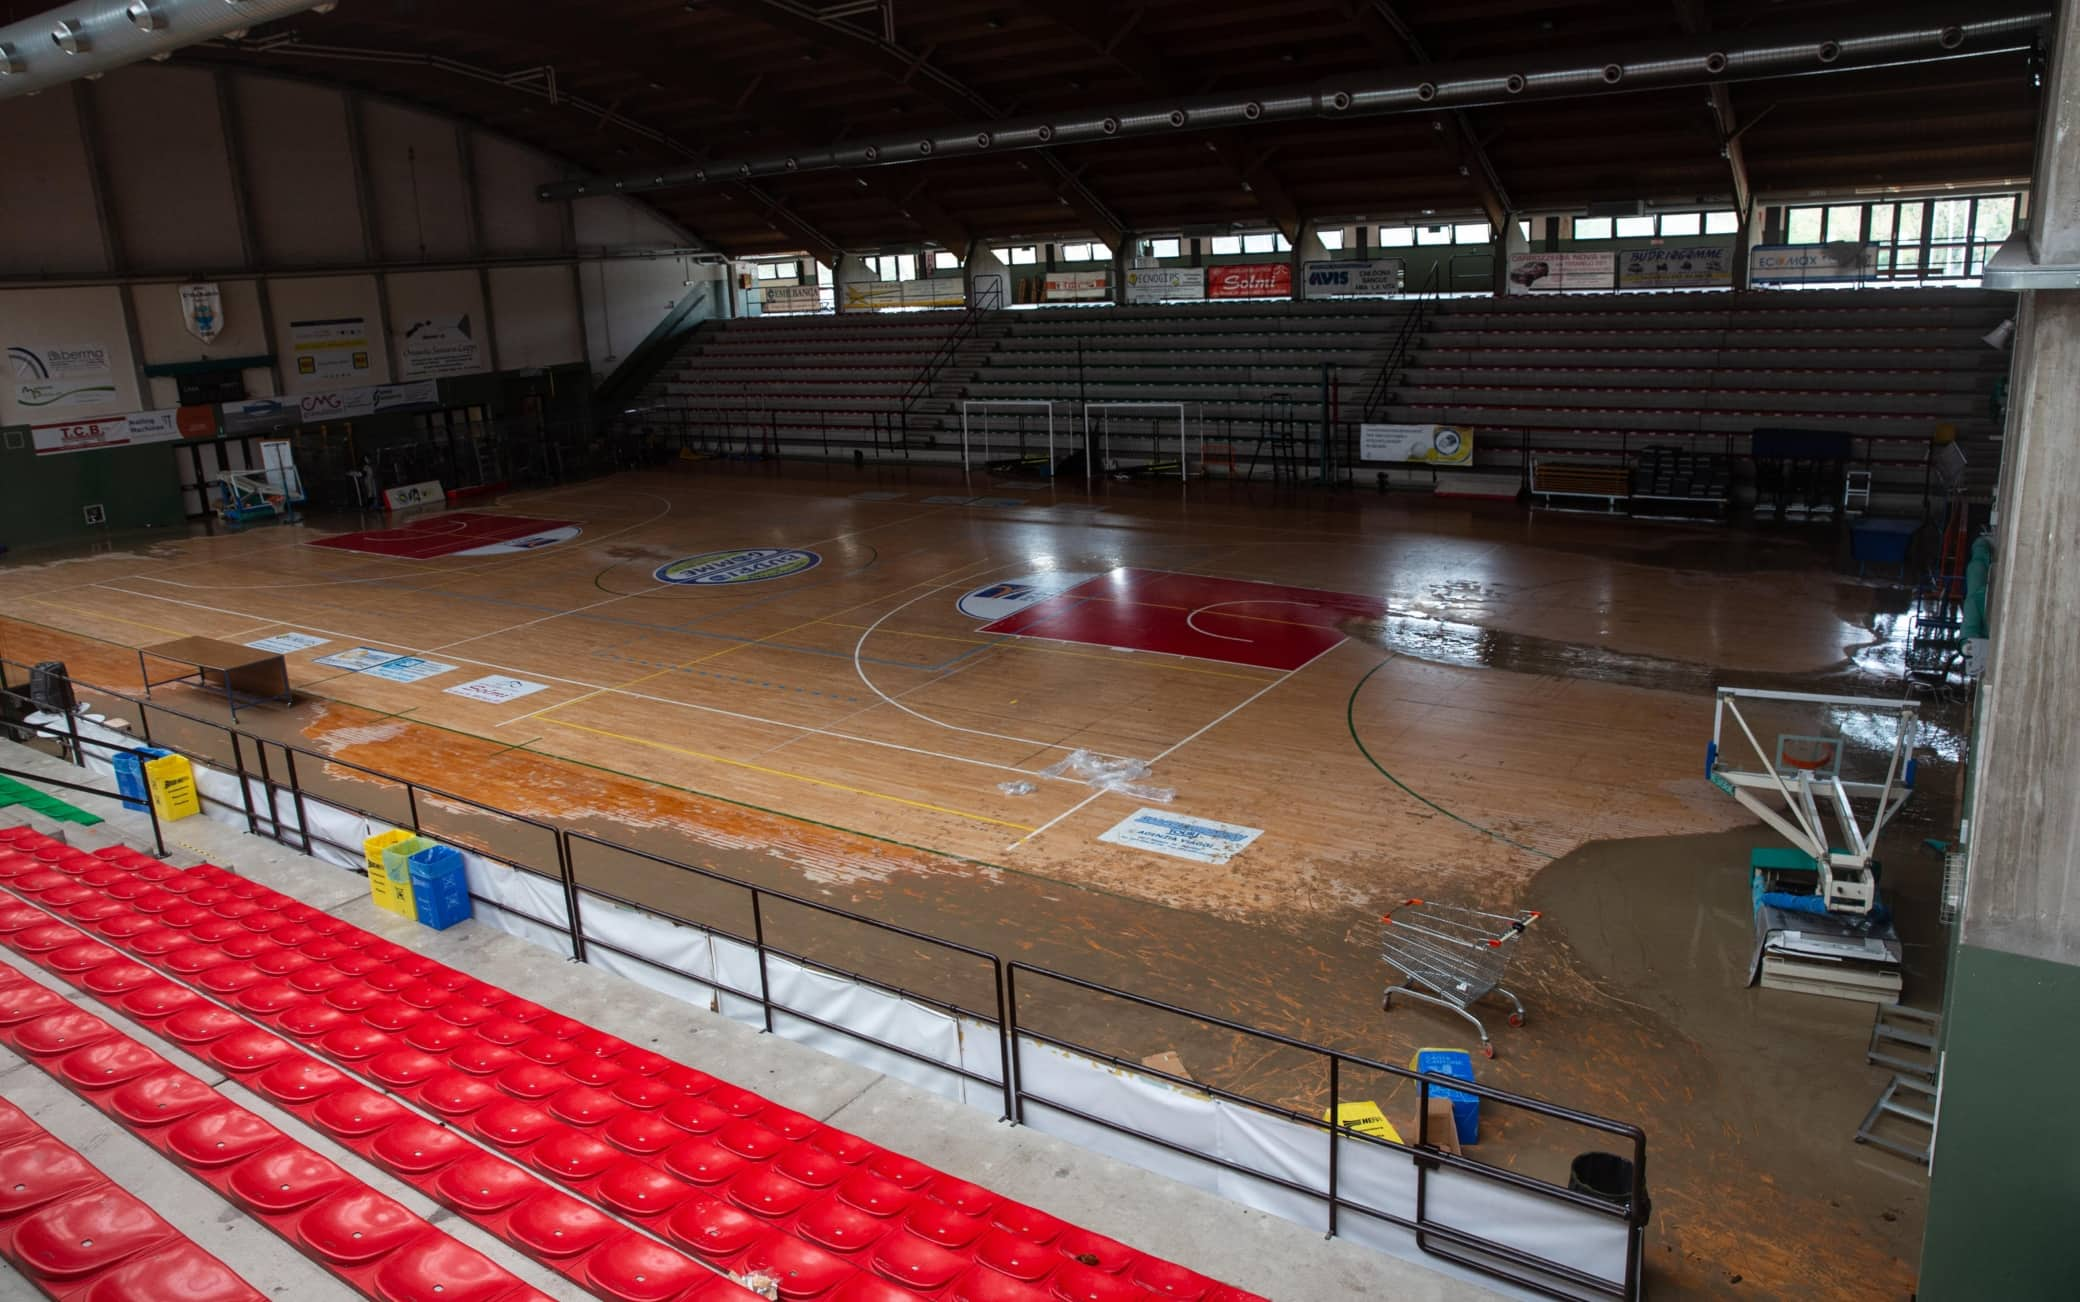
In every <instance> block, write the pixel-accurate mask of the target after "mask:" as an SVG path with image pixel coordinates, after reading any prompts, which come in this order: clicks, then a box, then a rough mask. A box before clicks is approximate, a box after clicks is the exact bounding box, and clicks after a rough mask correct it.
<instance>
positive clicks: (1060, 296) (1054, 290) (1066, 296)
mask: <svg viewBox="0 0 2080 1302" xmlns="http://www.w3.org/2000/svg"><path fill="white" fill-rule="evenodd" d="M1110 297H1112V273H1111V272H1110V271H1050V272H1048V273H1047V301H1048V302H1050V303H1066V302H1080V301H1083V300H1088V299H1105V298H1110Z"/></svg>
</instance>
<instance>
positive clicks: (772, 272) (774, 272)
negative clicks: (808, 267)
mask: <svg viewBox="0 0 2080 1302" xmlns="http://www.w3.org/2000/svg"><path fill="white" fill-rule="evenodd" d="M801 269H802V264H801V263H799V262H761V263H759V264H758V278H759V279H760V280H794V279H796V278H797V277H798V276H800V275H801Z"/></svg>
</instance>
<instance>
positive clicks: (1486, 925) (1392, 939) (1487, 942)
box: [1379, 900, 1538, 1058]
mask: <svg viewBox="0 0 2080 1302" xmlns="http://www.w3.org/2000/svg"><path fill="white" fill-rule="evenodd" d="M1380 921H1381V922H1382V923H1385V924H1386V929H1385V930H1384V931H1382V932H1381V933H1380V957H1382V958H1384V959H1385V960H1386V962H1387V966H1388V967H1391V968H1393V969H1394V970H1395V971H1397V972H1399V973H1401V975H1402V981H1401V984H1400V985H1395V986H1388V987H1387V989H1386V992H1385V993H1384V994H1383V995H1381V997H1380V1004H1379V1006H1380V1007H1381V1008H1383V1009H1391V1008H1392V1007H1393V1006H1394V996H1395V995H1397V994H1398V995H1403V996H1406V997H1407V998H1410V999H1420V1000H1422V1001H1423V1002H1424V1003H1426V1004H1436V1005H1437V1006H1438V1007H1439V1008H1449V1009H1451V1010H1452V1011H1453V1012H1455V1013H1457V1014H1459V1016H1461V1017H1463V1018H1465V1019H1466V1020H1467V1021H1469V1022H1472V1023H1473V1027H1474V1029H1475V1030H1477V1031H1479V1032H1480V1033H1481V1052H1482V1053H1484V1054H1486V1055H1487V1056H1488V1057H1490V1058H1492V1057H1494V1056H1495V1046H1494V1045H1493V1044H1491V1043H1489V1041H1488V1028H1487V1027H1485V1026H1482V1025H1481V1019H1480V1018H1478V1017H1475V1016H1474V1015H1473V1014H1472V1013H1471V1012H1469V1011H1468V1010H1469V1009H1470V1008H1471V1007H1472V1006H1473V1004H1474V1003H1475V1002H1477V1001H1478V1000H1480V999H1482V998H1483V997H1485V996H1486V995H1488V994H1489V993H1491V992H1492V993H1494V994H1498V995H1501V996H1502V997H1503V998H1504V999H1507V1000H1509V1003H1510V1009H1511V1012H1510V1015H1509V1024H1510V1025H1511V1026H1522V1025H1523V1024H1524V1005H1523V1004H1522V1003H1521V1002H1519V1001H1518V999H1517V997H1516V996H1515V995H1513V994H1511V993H1510V992H1509V991H1507V990H1505V989H1503V988H1502V975H1503V970H1504V966H1505V964H1507V962H1508V961H1509V944H1510V942H1511V941H1513V940H1515V939H1516V938H1517V937H1519V936H1521V935H1523V934H1524V928H1526V927H1528V926H1530V925H1531V924H1532V923H1534V922H1536V921H1538V913H1537V911H1536V910H1529V909H1527V910H1525V911H1523V912H1521V913H1484V912H1482V911H1481V910H1479V909H1462V908H1457V907H1455V906H1452V905H1449V904H1432V903H1429V902H1428V901H1426V900H1409V901H1407V902H1406V903H1404V904H1403V905H1402V906H1401V907H1400V908H1399V909H1396V910H1394V911H1393V912H1391V913H1388V914H1386V915H1384V916H1383V917H1381V918H1380ZM1418 987H1423V988H1425V989H1427V990H1430V991H1434V992H1435V993H1431V994H1426V993H1425V992H1424V989H1419V988H1418Z"/></svg>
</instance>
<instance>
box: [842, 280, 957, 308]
mask: <svg viewBox="0 0 2080 1302" xmlns="http://www.w3.org/2000/svg"><path fill="white" fill-rule="evenodd" d="M967 301H968V292H967V286H966V285H965V284H963V283H962V282H961V280H960V278H959V277H957V276H952V277H947V278H946V279H943V280H855V281H853V282H852V283H851V284H848V285H846V286H845V306H846V307H848V308H876V307H959V306H961V305H962V304H964V303H966V302H967Z"/></svg>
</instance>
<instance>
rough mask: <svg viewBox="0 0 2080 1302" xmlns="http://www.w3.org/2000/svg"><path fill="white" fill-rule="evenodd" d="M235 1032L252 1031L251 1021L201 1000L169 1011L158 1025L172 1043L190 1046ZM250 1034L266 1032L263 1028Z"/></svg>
mask: <svg viewBox="0 0 2080 1302" xmlns="http://www.w3.org/2000/svg"><path fill="white" fill-rule="evenodd" d="M239 1031H252V1023H250V1022H248V1021H246V1020H245V1019H244V1018H243V1017H239V1016H238V1015H236V1014H234V1013H227V1012H225V1011H224V1010H223V1009H221V1008H219V1007H217V1006H216V1005H215V1004H212V1003H209V1002H207V1001H204V1000H201V999H198V1000H196V1002H195V1003H193V1004H191V1005H189V1006H188V1007H187V1008H184V1009H182V1010H181V1011H179V1012H177V1013H175V1014H173V1016H171V1017H169V1018H167V1019H166V1020H165V1021H164V1022H162V1023H160V1026H159V1034H161V1035H163V1036H165V1037H166V1038H167V1039H169V1040H172V1041H174V1042H175V1043H176V1044H183V1045H187V1046H188V1047H190V1048H195V1047H198V1046H200V1045H205V1044H214V1043H216V1042H217V1041H218V1040H221V1039H223V1038H224V1037H225V1036H227V1035H232V1034H234V1033H236V1032H239ZM252 1033H253V1034H256V1035H264V1034H266V1033H265V1032H264V1031H253V1032H252Z"/></svg>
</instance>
